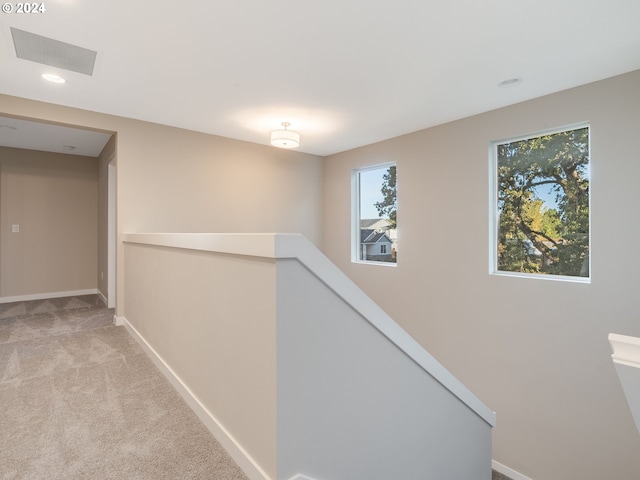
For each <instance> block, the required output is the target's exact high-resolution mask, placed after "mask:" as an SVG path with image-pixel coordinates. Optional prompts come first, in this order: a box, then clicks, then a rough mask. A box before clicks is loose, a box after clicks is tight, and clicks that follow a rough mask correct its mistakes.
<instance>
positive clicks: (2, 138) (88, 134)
mask: <svg viewBox="0 0 640 480" xmlns="http://www.w3.org/2000/svg"><path fill="white" fill-rule="evenodd" d="M109 138H111V134H109V133H103V132H95V131H92V130H86V129H79V128H70V127H66V126H61V125H52V124H48V123H40V122H30V121H26V120H22V119H17V118H10V117H2V116H0V146H3V147H13V148H26V149H29V150H41V151H45V152H56V153H66V154H70V155H85V156H88V157H97V156H98V155H100V152H102V149H103V148H104V146H105V145H106V144H107V142H108V141H109Z"/></svg>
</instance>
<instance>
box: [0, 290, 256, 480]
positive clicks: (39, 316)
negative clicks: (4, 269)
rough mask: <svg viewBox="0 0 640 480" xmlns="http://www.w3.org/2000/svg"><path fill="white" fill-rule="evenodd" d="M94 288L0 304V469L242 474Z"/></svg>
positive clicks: (0, 474) (6, 475)
mask: <svg viewBox="0 0 640 480" xmlns="http://www.w3.org/2000/svg"><path fill="white" fill-rule="evenodd" d="M112 318H113V313H112V311H109V310H108V309H106V308H104V307H101V306H100V305H99V302H96V301H95V299H93V298H92V297H91V296H85V297H74V298H67V299H64V300H63V299H56V300H51V301H38V302H20V303H15V304H4V305H1V306H0V479H2V480H14V479H16V480H17V479H25V480H26V479H38V480H39V479H65V480H70V479H140V480H144V479H154V480H156V479H220V480H236V479H238V480H240V479H243V480H244V479H246V478H247V477H246V476H245V475H244V474H243V473H242V471H241V470H240V469H239V468H238V467H237V465H236V464H235V463H234V462H233V461H232V460H231V459H230V457H229V456H228V455H227V453H226V452H225V451H224V450H223V449H222V447H221V446H220V445H219V444H218V442H217V441H216V440H215V439H214V438H213V436H212V435H211V434H210V433H209V432H208V431H207V430H206V428H205V427H204V426H203V425H202V423H201V422H200V421H199V420H198V418H197V417H196V416H195V414H194V413H193V412H192V411H191V410H190V409H189V407H188V406H187V405H186V404H185V403H184V402H183V401H182V399H181V398H180V397H179V395H178V394H177V392H176V391H175V390H174V389H173V387H172V386H171V385H170V384H169V383H168V382H167V381H166V379H165V378H164V377H163V376H162V375H161V374H160V373H159V372H158V370H157V369H156V368H155V366H154V365H153V363H151V361H150V360H149V359H148V358H147V357H146V355H145V353H144V352H143V350H142V349H141V348H140V347H139V346H138V345H137V344H136V343H135V341H134V340H133V339H131V337H130V336H129V334H128V333H127V331H126V330H125V329H124V327H115V326H113V325H112Z"/></svg>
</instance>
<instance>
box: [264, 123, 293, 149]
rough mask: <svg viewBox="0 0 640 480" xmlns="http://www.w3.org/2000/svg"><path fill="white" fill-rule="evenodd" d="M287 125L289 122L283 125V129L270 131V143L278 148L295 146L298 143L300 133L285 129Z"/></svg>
mask: <svg viewBox="0 0 640 480" xmlns="http://www.w3.org/2000/svg"><path fill="white" fill-rule="evenodd" d="M283 125H284V123H283ZM288 126H289V124H287V125H285V126H284V128H285V129H284V130H276V131H274V132H271V145H273V146H274V147H280V148H295V147H297V146H298V145H300V134H299V133H298V132H292V131H291V130H287V127H288Z"/></svg>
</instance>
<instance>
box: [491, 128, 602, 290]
mask: <svg viewBox="0 0 640 480" xmlns="http://www.w3.org/2000/svg"><path fill="white" fill-rule="evenodd" d="M582 128H587V129H588V136H587V148H588V149H589V164H588V166H589V232H588V235H589V259H588V262H589V275H588V276H586V277H578V276H571V275H553V274H545V273H529V272H510V271H504V270H499V269H498V238H499V228H500V215H499V213H498V146H499V145H503V144H505V143H513V142H519V141H523V140H530V139H533V138H537V137H542V136H545V135H554V134H557V133H562V132H569V131H572V130H579V129H582ZM591 136H592V126H591V123H590V122H579V123H573V124H569V125H564V126H560V127H555V128H551V129H546V130H540V131H537V132H533V133H529V134H526V135H520V136H517V137H507V138H504V139H501V140H493V141H491V142H489V275H496V276H502V277H519V278H532V279H539V280H551V281H560V282H574V283H587V284H589V283H591V279H592V278H593V271H592V263H591V259H592V257H593V245H592V235H591V233H592V228H593V222H592V218H591V211H592V210H591V202H592V185H593V183H592V165H593V156H592V150H591Z"/></svg>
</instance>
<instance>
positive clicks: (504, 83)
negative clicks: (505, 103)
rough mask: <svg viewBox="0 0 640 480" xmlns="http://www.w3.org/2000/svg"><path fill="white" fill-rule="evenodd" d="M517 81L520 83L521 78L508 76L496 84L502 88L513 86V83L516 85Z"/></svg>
mask: <svg viewBox="0 0 640 480" xmlns="http://www.w3.org/2000/svg"><path fill="white" fill-rule="evenodd" d="M519 83H522V79H521V78H508V79H507V80H503V81H502V82H500V83H499V84H498V86H499V87H502V88H505V87H513V86H515V85H518V84H519Z"/></svg>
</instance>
